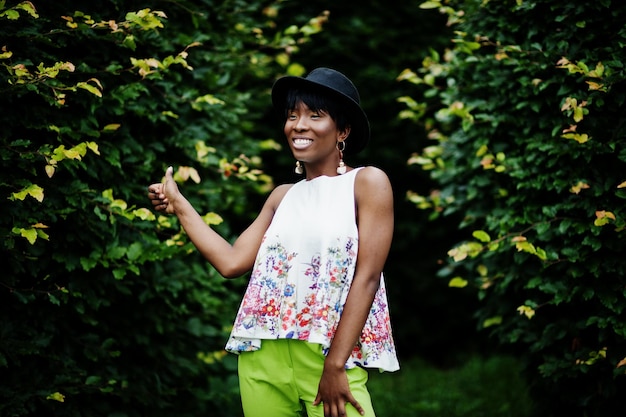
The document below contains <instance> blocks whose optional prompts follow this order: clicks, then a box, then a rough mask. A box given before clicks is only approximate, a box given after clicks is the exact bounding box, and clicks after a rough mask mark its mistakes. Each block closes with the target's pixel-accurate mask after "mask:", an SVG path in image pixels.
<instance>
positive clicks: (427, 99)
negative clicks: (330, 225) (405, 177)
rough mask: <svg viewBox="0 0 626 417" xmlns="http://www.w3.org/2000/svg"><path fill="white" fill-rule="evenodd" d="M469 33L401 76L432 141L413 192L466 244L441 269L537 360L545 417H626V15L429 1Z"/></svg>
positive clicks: (612, 10)
mask: <svg viewBox="0 0 626 417" xmlns="http://www.w3.org/2000/svg"><path fill="white" fill-rule="evenodd" d="M422 7H424V8H435V9H439V10H440V11H441V12H442V13H445V14H446V15H447V16H448V17H449V24H451V25H454V27H455V29H456V32H455V36H454V39H453V40H452V41H453V44H452V45H451V46H450V48H449V49H447V50H445V51H442V52H437V51H432V53H431V54H430V56H428V57H427V58H425V59H424V61H423V63H422V64H423V65H422V67H421V68H419V69H416V70H415V71H413V70H405V71H404V72H403V73H402V74H401V75H400V76H399V80H401V81H405V82H410V83H412V84H414V85H415V88H416V93H415V94H412V95H416V94H418V93H419V94H422V95H423V97H424V99H423V100H416V99H414V98H412V97H410V96H407V97H402V98H401V99H400V100H401V101H402V102H404V103H405V105H406V109H405V110H404V111H403V112H402V113H401V116H402V117H404V118H407V119H410V120H415V121H417V122H419V123H422V124H423V125H424V126H425V128H426V129H427V131H428V135H429V137H430V138H431V139H432V144H431V145H430V146H427V147H425V148H424V149H423V150H422V151H421V152H419V153H416V154H415V155H414V156H413V157H412V158H411V160H410V163H412V164H416V165H419V166H421V167H422V168H423V169H425V170H428V171H429V172H430V174H431V178H432V179H433V180H434V181H435V182H436V184H437V186H436V189H433V190H432V191H431V192H430V194H422V193H418V192H414V193H409V195H408V197H409V199H411V201H413V202H414V203H415V204H416V205H417V206H418V207H419V208H422V209H426V210H429V211H430V212H431V213H432V214H431V218H433V219H436V218H440V217H442V216H450V215H454V216H461V217H462V220H461V221H460V222H459V226H460V228H461V230H463V231H465V233H466V235H465V238H464V239H463V241H461V242H459V243H458V245H456V246H455V247H454V248H452V249H451V250H450V251H449V255H450V262H448V263H447V264H446V265H445V266H444V267H443V268H442V269H441V271H440V275H441V276H442V277H443V278H445V279H448V280H449V283H450V284H449V285H450V286H451V287H457V288H459V287H460V288H464V289H463V290H457V289H455V291H469V289H470V288H473V289H475V290H476V291H477V294H478V296H479V299H480V300H482V303H481V306H480V308H479V310H478V312H477V317H476V319H477V320H478V322H479V327H481V328H486V329H488V330H489V331H491V333H492V334H493V335H494V336H495V337H496V338H497V340H498V341H499V342H500V343H503V344H510V345H511V346H513V348H514V349H515V350H516V352H519V353H520V355H522V357H524V358H525V359H526V360H527V365H528V366H527V370H528V371H529V372H530V373H531V375H532V383H533V386H534V387H536V389H537V393H538V395H537V398H538V399H539V400H541V399H542V398H543V399H545V401H540V402H541V404H542V406H543V407H544V409H543V414H542V415H555V416H557V415H579V416H582V415H585V416H606V415H621V414H623V413H624V411H625V410H626V408H625V407H624V403H623V400H622V398H621V393H622V392H623V389H624V388H625V387H626V375H625V367H624V363H626V361H625V360H624V359H625V357H626V342H625V338H624V336H625V333H624V330H625V327H624V308H625V307H626V292H625V290H624V289H625V288H626V281H625V277H626V264H624V262H623V254H624V253H625V252H626V243H625V242H626V240H625V238H626V235H625V226H626V210H625V208H624V198H626V193H625V192H624V190H623V188H624V187H625V185H626V182H625V181H626V177H624V172H626V149H625V148H624V144H625V143H626V141H625V139H626V123H625V122H626V117H625V114H624V112H623V109H624V106H625V104H626V103H625V102H626V89H625V88H624V85H625V83H626V71H625V68H624V62H626V53H625V51H626V49H624V45H626V29H625V27H624V25H623V22H624V19H625V18H626V4H624V3H622V2H617V1H610V0H605V1H600V2H595V3H593V4H591V3H587V4H584V5H583V4H579V3H572V2H564V1H558V0H553V1H542V2H539V1H525V0H519V1H516V2H512V1H511V2H490V1H486V2H485V1H482V2H481V1H473V0H469V1H450V2H439V1H429V2H426V3H423V5H422Z"/></svg>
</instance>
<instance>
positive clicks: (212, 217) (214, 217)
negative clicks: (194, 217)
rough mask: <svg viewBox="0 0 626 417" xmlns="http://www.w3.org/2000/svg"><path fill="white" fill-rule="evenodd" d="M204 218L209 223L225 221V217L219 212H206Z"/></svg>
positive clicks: (214, 223) (215, 223)
mask: <svg viewBox="0 0 626 417" xmlns="http://www.w3.org/2000/svg"><path fill="white" fill-rule="evenodd" d="M202 219H203V220H204V222H205V223H206V224H208V225H217V224H220V223H222V222H223V221H224V219H222V217H221V216H220V215H219V214H217V213H213V212H210V213H207V214H205V215H204V216H202Z"/></svg>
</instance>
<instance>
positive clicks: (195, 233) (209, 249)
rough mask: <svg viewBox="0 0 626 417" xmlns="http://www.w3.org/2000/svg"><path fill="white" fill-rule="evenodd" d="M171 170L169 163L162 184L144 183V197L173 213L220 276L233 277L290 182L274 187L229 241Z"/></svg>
mask: <svg viewBox="0 0 626 417" xmlns="http://www.w3.org/2000/svg"><path fill="white" fill-rule="evenodd" d="M172 172H173V169H172V167H169V168H168V169H167V171H166V172H165V182H164V183H163V184H152V185H150V187H148V198H149V199H150V200H152V205H153V206H154V208H155V209H156V210H157V211H164V212H166V213H171V214H175V215H176V217H178V220H179V221H180V224H181V226H182V227H183V229H185V232H186V233H187V235H188V236H189V238H190V239H191V241H192V242H193V244H194V245H195V246H196V248H197V249H198V251H199V252H200V253H201V254H202V256H204V258H205V259H206V260H207V261H208V262H209V263H210V264H211V265H213V267H214V268H215V269H216V270H217V271H218V272H219V273H220V274H221V275H222V276H224V277H226V278H236V277H238V276H241V275H243V274H244V273H246V272H247V271H249V270H250V269H251V268H252V266H253V264H254V260H255V258H256V255H257V252H258V250H259V247H260V246H261V240H262V239H263V235H264V234H265V231H266V230H267V228H268V227H269V225H270V223H271V221H272V218H273V217H274V212H275V211H276V208H277V207H278V204H279V203H280V201H281V200H282V198H283V196H284V195H285V193H286V192H287V190H288V189H289V187H290V186H289V185H282V186H279V187H277V188H276V189H274V191H272V193H271V194H270V196H269V197H268V199H267V201H266V202H265V204H264V205H263V208H262V209H261V211H260V213H259V215H258V216H257V218H256V219H255V220H254V221H253V222H252V224H251V225H250V226H249V227H248V228H247V229H246V230H245V231H244V232H243V233H242V234H241V235H240V236H239V237H238V238H237V240H236V241H235V243H234V244H232V245H231V244H230V243H229V242H228V241H227V240H226V239H224V238H223V237H222V236H220V235H219V234H218V233H217V232H215V231H214V230H213V229H211V228H210V227H209V226H208V225H207V224H206V223H205V222H204V220H203V219H202V217H201V216H200V214H198V212H197V211H196V210H195V209H194V208H193V206H192V205H191V203H189V201H188V200H187V199H186V198H185V197H184V196H183V195H182V194H181V193H180V191H179V190H178V186H177V185H176V182H175V181H174V179H173V178H172Z"/></svg>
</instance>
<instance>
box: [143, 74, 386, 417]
mask: <svg viewBox="0 0 626 417" xmlns="http://www.w3.org/2000/svg"><path fill="white" fill-rule="evenodd" d="M272 102H273V105H274V107H275V109H276V110H278V111H280V112H282V113H283V115H284V121H285V122H284V123H285V124H284V133H285V136H286V139H287V143H288V145H289V148H290V149H291V152H292V153H293V156H294V157H295V159H296V172H297V173H300V174H304V175H305V178H304V179H303V180H301V181H299V182H297V183H296V184H285V185H281V186H278V187H276V188H275V189H274V191H272V193H271V194H270V196H269V197H268V199H267V201H266V202H265V204H264V206H263V208H262V209H261V212H260V213H259V215H258V217H257V218H256V219H255V220H254V222H253V223H252V224H251V225H250V226H249V227H248V228H247V229H246V230H245V231H244V232H243V233H242V234H241V235H240V236H239V238H238V239H237V240H236V241H235V243H234V244H232V245H231V244H230V243H229V242H227V241H226V240H224V239H223V238H222V237H220V236H219V235H218V234H217V233H216V232H215V231H213V230H212V229H211V228H210V227H209V226H207V225H206V224H205V223H204V221H203V220H202V218H201V217H200V215H199V214H198V213H197V212H196V211H195V210H194V208H193V207H192V206H191V205H190V203H189V202H188V201H187V200H186V199H185V198H184V197H183V196H182V195H181V193H180V192H179V190H178V187H177V186H176V183H175V182H174V181H173V180H172V168H171V167H170V168H168V169H167V171H166V175H165V183H164V184H152V185H151V186H150V187H149V194H148V197H149V198H150V199H151V200H152V204H153V205H154V207H155V209H156V210H158V211H164V212H167V213H173V214H175V215H176V216H177V217H178V219H179V221H180V223H181V225H182V227H183V228H184V229H185V231H186V232H187V234H188V235H189V237H190V239H191V240H192V242H193V243H194V245H195V246H196V247H197V248H198V250H199V251H200V252H201V253H202V255H203V256H204V257H205V258H206V259H207V260H208V261H209V263H211V264H212V265H213V266H214V267H215V268H216V269H217V270H218V271H219V272H220V274H222V275H223V276H224V277H226V278H234V277H239V276H241V275H243V274H245V273H247V272H248V271H250V270H252V273H251V277H250V282H249V283H248V288H247V290H246V293H245V295H244V298H243V301H242V303H241V306H240V309H239V312H238V314H237V317H236V319H235V323H234V326H233V330H232V333H231V336H230V338H229V340H228V342H227V345H226V350H228V351H230V352H234V353H238V354H239V379H240V388H241V398H242V404H243V409H244V414H245V415H246V416H247V417H253V416H254V417H265V416H267V417H282V416H285V417H287V416H296V415H300V414H301V413H302V406H303V405H304V407H305V408H306V413H307V415H308V416H309V417H314V416H320V417H321V416H332V417H338V416H344V415H347V416H356V415H367V416H374V411H373V408H372V404H371V400H370V396H369V393H368V391H367V388H366V386H365V384H366V382H367V371H365V369H364V368H366V367H367V368H378V369H380V370H384V371H395V370H397V369H398V361H397V357H396V352H395V347H394V343H393V338H392V335H391V327H390V322H389V310H388V307H387V299H386V293H385V284H384V280H383V276H382V269H383V266H384V264H385V261H386V258H387V254H388V252H389V247H390V245H391V239H392V234H393V195H392V189H391V185H390V183H389V180H388V178H387V176H386V175H385V173H384V172H383V171H381V170H380V169H378V168H374V167H369V166H368V167H361V168H352V167H350V166H347V165H346V164H345V163H344V161H343V156H344V154H346V155H349V154H355V153H357V152H359V151H360V150H362V149H363V148H364V147H365V145H366V143H367V141H368V139H369V121H368V119H367V116H366V114H365V112H364V111H363V110H362V109H361V107H360V104H359V103H360V99H359V94H358V91H357V89H356V88H355V87H354V85H353V84H352V82H351V81H350V80H349V79H348V78H346V77H345V76H344V75H343V74H341V73H339V72H337V71H335V70H332V69H328V68H318V69H316V70H314V71H312V72H311V73H310V74H309V75H308V76H307V77H305V78H301V77H283V78H280V79H279V80H278V81H276V83H275V84H274V86H273V88H272ZM320 404H323V406H319V405H320Z"/></svg>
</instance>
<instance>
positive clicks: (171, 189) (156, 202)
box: [148, 167, 180, 214]
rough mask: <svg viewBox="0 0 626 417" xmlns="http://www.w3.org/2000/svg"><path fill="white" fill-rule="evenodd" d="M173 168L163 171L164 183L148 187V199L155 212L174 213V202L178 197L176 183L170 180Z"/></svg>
mask: <svg viewBox="0 0 626 417" xmlns="http://www.w3.org/2000/svg"><path fill="white" fill-rule="evenodd" d="M173 172H174V168H172V167H169V168H167V170H165V182H164V183H156V184H151V185H150V186H149V187H148V198H149V199H150V201H151V202H152V205H153V206H154V209H155V210H156V211H164V212H166V213H170V214H171V213H174V202H175V201H176V199H177V198H178V197H179V196H180V191H178V186H177V185H176V181H174V178H172V173H173Z"/></svg>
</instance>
